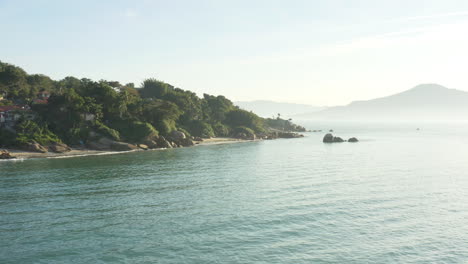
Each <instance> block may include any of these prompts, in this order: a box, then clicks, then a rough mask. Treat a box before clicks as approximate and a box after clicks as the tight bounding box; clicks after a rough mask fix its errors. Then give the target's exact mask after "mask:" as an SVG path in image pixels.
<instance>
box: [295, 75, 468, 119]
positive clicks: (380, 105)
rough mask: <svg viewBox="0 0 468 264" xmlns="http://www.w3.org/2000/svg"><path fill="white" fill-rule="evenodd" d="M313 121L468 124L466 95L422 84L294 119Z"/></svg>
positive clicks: (465, 93) (458, 91) (467, 96)
mask: <svg viewBox="0 0 468 264" xmlns="http://www.w3.org/2000/svg"><path fill="white" fill-rule="evenodd" d="M295 118H298V119H313V120H341V121H353V120H366V121H372V120H375V121H393V120H394V121H404V120H410V121H414V120H416V121H438V120H440V121H451V120H452V121H468V92H465V91H460V90H456V89H449V88H446V87H444V86H442V85H439V84H421V85H418V86H416V87H414V88H412V89H410V90H407V91H404V92H401V93H398V94H394V95H390V96H386V97H382V98H377V99H373V100H367V101H355V102H352V103H350V104H349V105H346V106H336V107H330V108H327V109H324V110H322V111H314V112H310V113H306V114H301V115H297V116H295Z"/></svg>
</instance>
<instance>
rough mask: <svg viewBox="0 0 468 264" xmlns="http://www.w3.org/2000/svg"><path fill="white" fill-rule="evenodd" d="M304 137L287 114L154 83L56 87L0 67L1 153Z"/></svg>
mask: <svg viewBox="0 0 468 264" xmlns="http://www.w3.org/2000/svg"><path fill="white" fill-rule="evenodd" d="M304 131H306V129H305V128H304V127H301V126H299V125H296V124H294V123H292V122H291V120H290V119H289V120H285V119H282V118H281V116H280V114H278V116H277V117H276V118H261V117H259V116H258V115H256V114H255V113H253V112H249V111H246V110H243V109H241V108H239V107H237V106H236V105H234V104H233V102H232V101H230V100H229V99H227V98H226V97H224V96H222V95H219V96H213V95H208V94H203V97H202V98H200V97H199V96H197V94H195V93H194V92H191V91H188V90H183V89H180V88H176V87H174V86H172V85H170V84H168V83H165V82H162V81H159V80H157V79H153V78H150V79H146V80H145V81H144V82H143V83H142V84H141V87H136V86H135V85H134V84H133V83H127V84H121V83H119V82H118V81H107V80H100V81H93V80H90V79H86V78H82V79H78V78H75V77H66V78H64V79H62V80H58V81H57V80H52V79H51V78H49V77H48V76H45V75H42V74H28V73H26V72H25V71H24V70H23V69H21V68H20V67H17V66H14V65H12V64H8V63H3V62H1V61H0V148H7V149H12V150H16V151H13V154H14V153H15V152H16V153H23V152H21V151H19V150H22V151H27V152H31V153H69V152H73V151H75V152H76V151H84V152H85V153H88V152H90V151H101V152H105V151H130V150H137V149H144V150H146V149H158V148H176V147H187V146H193V145H196V144H197V143H200V142H203V141H207V139H209V140H208V142H213V141H216V140H213V138H224V139H222V140H218V141H226V140H225V139H226V138H231V139H234V140H236V141H239V140H256V139H276V138H295V137H301V136H302V135H300V134H298V133H297V132H304ZM80 153H81V152H80ZM22 155H23V156H24V155H25V154H24V153H23V154H22ZM46 155H47V154H46ZM49 155H50V154H49ZM54 155H58V154H54ZM5 156H6V155H5ZM12 156H13V155H12ZM30 156H31V157H33V156H34V157H37V156H41V155H38V154H35V155H30Z"/></svg>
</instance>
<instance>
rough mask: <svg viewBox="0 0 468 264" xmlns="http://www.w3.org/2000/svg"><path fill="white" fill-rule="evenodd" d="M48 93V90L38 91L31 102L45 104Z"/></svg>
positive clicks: (47, 99) (47, 100)
mask: <svg viewBox="0 0 468 264" xmlns="http://www.w3.org/2000/svg"><path fill="white" fill-rule="evenodd" d="M49 97H50V93H49V92H48V91H40V92H38V93H37V95H36V98H35V99H34V100H33V104H47V103H48V102H49Z"/></svg>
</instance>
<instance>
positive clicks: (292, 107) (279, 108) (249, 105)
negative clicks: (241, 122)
mask: <svg viewBox="0 0 468 264" xmlns="http://www.w3.org/2000/svg"><path fill="white" fill-rule="evenodd" d="M234 104H235V105H237V106H239V107H240V108H242V109H245V110H248V111H252V112H254V113H256V114H257V115H259V116H261V117H273V116H274V117H276V116H277V115H278V113H279V114H281V116H282V117H284V118H290V117H293V116H295V115H299V114H304V113H312V112H315V111H320V110H323V109H325V107H318V106H312V105H306V104H291V103H280V102H274V101H263V100H258V101H249V102H246V101H241V102H234Z"/></svg>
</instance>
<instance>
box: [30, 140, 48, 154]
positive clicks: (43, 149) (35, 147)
mask: <svg viewBox="0 0 468 264" xmlns="http://www.w3.org/2000/svg"><path fill="white" fill-rule="evenodd" d="M25 149H26V150H29V151H33V152H40V153H46V152H47V148H46V147H44V146H42V145H41V144H39V143H37V142H36V141H32V142H30V143H28V144H26V146H25Z"/></svg>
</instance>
